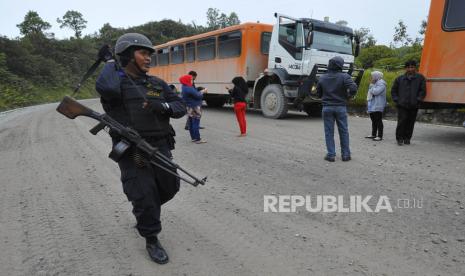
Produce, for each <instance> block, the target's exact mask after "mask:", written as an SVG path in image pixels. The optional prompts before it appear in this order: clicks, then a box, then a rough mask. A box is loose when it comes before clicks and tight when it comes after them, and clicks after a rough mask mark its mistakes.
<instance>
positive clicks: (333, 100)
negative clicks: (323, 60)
mask: <svg viewBox="0 0 465 276" xmlns="http://www.w3.org/2000/svg"><path fill="white" fill-rule="evenodd" d="M343 68H344V59H342V57H339V56H336V57H333V58H332V59H330V60H329V62H328V71H327V72H326V73H325V74H324V75H322V76H321V77H320V78H319V80H318V84H317V94H318V96H319V97H320V98H321V102H322V105H323V110H322V117H323V122H324V130H325V140H326V149H327V154H326V156H325V160H326V161H329V162H334V161H335V157H336V149H335V144H334V122H336V124H337V129H338V132H339V138H340V141H341V153H342V161H349V160H350V159H351V156H350V148H349V127H348V124H347V101H348V100H349V98H352V97H354V96H355V94H356V93H357V85H356V84H355V82H354V81H353V80H352V77H351V76H350V75H349V74H347V73H344V72H342V69H343Z"/></svg>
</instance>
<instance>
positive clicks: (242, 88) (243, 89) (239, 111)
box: [226, 77, 249, 137]
mask: <svg viewBox="0 0 465 276" xmlns="http://www.w3.org/2000/svg"><path fill="white" fill-rule="evenodd" d="M232 83H233V84H234V88H233V89H229V88H228V87H226V89H227V90H228V92H229V94H230V95H231V98H233V101H234V112H235V113H236V118H237V122H238V123H239V128H240V130H241V134H240V135H239V137H244V136H246V135H247V134H246V130H247V123H246V121H245V110H246V108H247V102H246V101H245V97H246V96H247V93H248V92H249V88H248V86H247V83H246V82H245V80H244V78H243V77H235V78H234V79H233V80H232Z"/></svg>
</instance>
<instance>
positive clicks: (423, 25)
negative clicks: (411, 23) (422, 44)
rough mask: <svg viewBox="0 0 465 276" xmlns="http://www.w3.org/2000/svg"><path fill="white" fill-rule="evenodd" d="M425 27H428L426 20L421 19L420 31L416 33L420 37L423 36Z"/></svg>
mask: <svg viewBox="0 0 465 276" xmlns="http://www.w3.org/2000/svg"><path fill="white" fill-rule="evenodd" d="M427 25H428V22H427V21H426V19H423V20H422V21H421V24H420V30H419V31H418V33H419V34H420V35H422V36H423V35H425V33H426V26H427Z"/></svg>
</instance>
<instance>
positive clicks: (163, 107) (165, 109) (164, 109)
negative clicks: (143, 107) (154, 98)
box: [148, 102, 171, 114]
mask: <svg viewBox="0 0 465 276" xmlns="http://www.w3.org/2000/svg"><path fill="white" fill-rule="evenodd" d="M148 108H149V110H150V111H152V112H153V113H157V114H166V113H169V112H170V111H171V108H170V106H169V104H168V103H166V102H151V103H149V105H148Z"/></svg>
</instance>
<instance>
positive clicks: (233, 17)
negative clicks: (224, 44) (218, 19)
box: [228, 12, 241, 26]
mask: <svg viewBox="0 0 465 276" xmlns="http://www.w3.org/2000/svg"><path fill="white" fill-rule="evenodd" d="M239 24H241V21H240V20H239V16H238V15H237V13H235V12H231V13H230V14H229V17H228V25H229V26H234V25H239Z"/></svg>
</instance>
